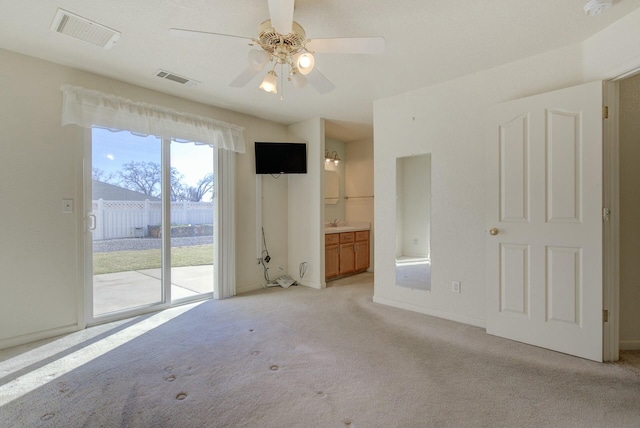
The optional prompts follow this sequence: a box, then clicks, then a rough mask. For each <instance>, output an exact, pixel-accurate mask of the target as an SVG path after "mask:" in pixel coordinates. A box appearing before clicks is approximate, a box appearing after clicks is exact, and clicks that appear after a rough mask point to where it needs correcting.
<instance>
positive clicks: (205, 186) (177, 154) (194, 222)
mask: <svg viewBox="0 0 640 428" xmlns="http://www.w3.org/2000/svg"><path fill="white" fill-rule="evenodd" d="M214 154H215V151H214V149H213V148H212V147H211V146H208V145H198V144H194V143H178V142H175V141H172V142H171V180H170V181H171V301H172V302H174V303H175V302H180V301H183V300H185V299H190V298H193V297H197V296H200V295H204V294H207V295H208V294H211V295H213V224H214V223H213V220H214V218H213V214H214V207H215V203H214V198H215V192H214V184H215V183H214V171H213V165H214V163H215V162H214V161H215V159H214Z"/></svg>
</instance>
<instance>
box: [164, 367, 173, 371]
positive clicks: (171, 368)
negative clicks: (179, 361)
mask: <svg viewBox="0 0 640 428" xmlns="http://www.w3.org/2000/svg"><path fill="white" fill-rule="evenodd" d="M171 370H173V366H167V367H165V368H164V371H165V372H170V371H171Z"/></svg>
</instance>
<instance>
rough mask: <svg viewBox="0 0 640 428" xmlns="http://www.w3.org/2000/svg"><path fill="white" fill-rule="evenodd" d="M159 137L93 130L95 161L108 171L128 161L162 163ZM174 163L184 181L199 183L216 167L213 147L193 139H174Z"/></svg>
mask: <svg viewBox="0 0 640 428" xmlns="http://www.w3.org/2000/svg"><path fill="white" fill-rule="evenodd" d="M160 157H161V144H160V139H159V138H157V137H154V136H148V137H139V136H136V135H133V134H131V133H130V132H127V131H122V132H111V131H108V130H106V129H99V128H94V129H93V130H92V158H93V159H92V162H93V167H94V168H100V169H101V170H103V171H104V172H106V173H107V174H109V173H114V174H115V172H116V171H118V170H119V169H120V168H121V166H122V165H123V164H125V163H127V162H131V161H136V162H142V161H144V162H155V163H158V164H159V163H160ZM171 166H173V167H175V168H177V169H178V171H180V173H182V174H183V175H184V179H183V182H184V183H185V184H188V185H190V186H194V185H196V184H197V182H198V180H200V179H201V178H202V177H204V176H205V175H206V174H207V173H209V172H212V169H213V149H212V148H211V147H209V146H206V145H195V144H193V143H176V142H172V143H171Z"/></svg>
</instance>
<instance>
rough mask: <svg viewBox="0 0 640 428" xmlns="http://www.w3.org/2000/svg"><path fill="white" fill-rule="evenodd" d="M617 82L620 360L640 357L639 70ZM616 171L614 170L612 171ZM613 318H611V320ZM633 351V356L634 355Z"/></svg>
mask: <svg viewBox="0 0 640 428" xmlns="http://www.w3.org/2000/svg"><path fill="white" fill-rule="evenodd" d="M617 84H618V107H619V113H618V162H619V175H618V179H619V189H618V201H619V210H618V211H619V217H618V221H619V230H618V242H619V277H618V278H619V305H618V311H619V314H618V319H617V321H618V329H619V351H620V352H621V356H620V358H621V359H624V353H626V352H629V353H631V355H632V357H635V358H636V359H638V358H639V357H640V353H638V351H640V280H639V279H638V278H640V267H639V265H638V263H637V260H638V257H639V256H640V223H638V217H640V194H639V192H638V189H639V188H640V172H639V171H638V168H637V165H638V163H640V146H638V141H640V73H639V74H635V75H632V76H630V77H626V78H623V79H621V80H619V81H618V82H617ZM613 173H616V172H613ZM611 321H614V320H611ZM634 353H635V355H633V354H634Z"/></svg>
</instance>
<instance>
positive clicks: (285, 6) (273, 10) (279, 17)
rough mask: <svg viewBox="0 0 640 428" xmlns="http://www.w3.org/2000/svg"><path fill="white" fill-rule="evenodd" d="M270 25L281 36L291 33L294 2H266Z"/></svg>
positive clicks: (271, 0) (284, 0) (278, 0)
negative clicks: (267, 3)
mask: <svg viewBox="0 0 640 428" xmlns="http://www.w3.org/2000/svg"><path fill="white" fill-rule="evenodd" d="M268 2H269V16H270V17H271V25H272V26H273V28H274V29H275V30H276V31H277V32H278V33H280V34H282V35H285V36H286V35H287V34H289V33H291V28H292V25H293V3H294V0H268Z"/></svg>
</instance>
